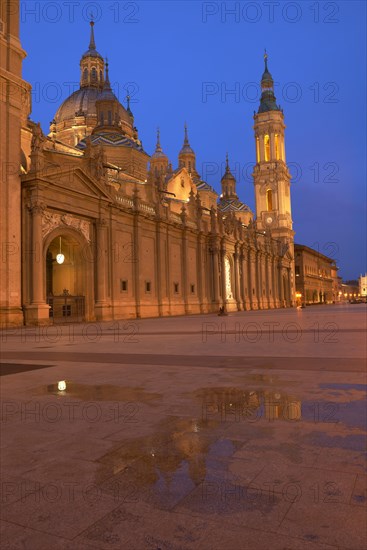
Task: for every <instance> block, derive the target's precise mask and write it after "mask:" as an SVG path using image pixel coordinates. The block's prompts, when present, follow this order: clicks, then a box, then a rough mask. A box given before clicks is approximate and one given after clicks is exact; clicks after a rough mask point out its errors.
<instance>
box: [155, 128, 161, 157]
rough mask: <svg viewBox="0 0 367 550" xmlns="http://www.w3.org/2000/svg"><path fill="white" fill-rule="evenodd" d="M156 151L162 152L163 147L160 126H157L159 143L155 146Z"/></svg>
mask: <svg viewBox="0 0 367 550" xmlns="http://www.w3.org/2000/svg"><path fill="white" fill-rule="evenodd" d="M155 152H156V153H162V147H161V132H160V130H159V127H158V128H157V144H156V146H155Z"/></svg>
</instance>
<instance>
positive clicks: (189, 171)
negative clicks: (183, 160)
mask: <svg viewBox="0 0 367 550" xmlns="http://www.w3.org/2000/svg"><path fill="white" fill-rule="evenodd" d="M189 174H191V162H190V161H189Z"/></svg>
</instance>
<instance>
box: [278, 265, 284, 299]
mask: <svg viewBox="0 0 367 550" xmlns="http://www.w3.org/2000/svg"><path fill="white" fill-rule="evenodd" d="M278 273H279V299H280V307H284V300H285V296H284V283H283V266H282V264H279V271H278Z"/></svg>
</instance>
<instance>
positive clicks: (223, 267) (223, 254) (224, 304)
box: [220, 242, 227, 310]
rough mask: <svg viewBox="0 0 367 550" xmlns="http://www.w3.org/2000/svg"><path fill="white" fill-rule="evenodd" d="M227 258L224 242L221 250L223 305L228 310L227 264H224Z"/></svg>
mask: <svg viewBox="0 0 367 550" xmlns="http://www.w3.org/2000/svg"><path fill="white" fill-rule="evenodd" d="M225 257H226V248H225V244H224V243H223V242H222V243H221V248H220V271H221V275H222V277H221V283H222V285H221V286H222V288H221V291H222V305H223V306H224V309H225V310H226V307H227V292H226V290H227V289H226V266H225V262H224V259H225Z"/></svg>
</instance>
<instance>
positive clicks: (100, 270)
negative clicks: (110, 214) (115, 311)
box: [94, 218, 112, 321]
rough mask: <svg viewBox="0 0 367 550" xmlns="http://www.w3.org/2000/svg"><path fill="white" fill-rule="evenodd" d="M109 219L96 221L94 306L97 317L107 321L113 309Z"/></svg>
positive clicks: (99, 319)
mask: <svg viewBox="0 0 367 550" xmlns="http://www.w3.org/2000/svg"><path fill="white" fill-rule="evenodd" d="M107 226H108V223H107V220H106V219H103V218H101V219H100V220H98V221H97V223H96V244H97V250H96V270H95V274H96V279H97V280H96V283H97V284H96V303H95V306H94V310H95V315H96V319H97V320H98V321H102V320H103V321H106V320H108V319H111V318H112V310H111V307H110V304H109V303H108V298H107V297H108V278H107V266H108V245H107Z"/></svg>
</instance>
